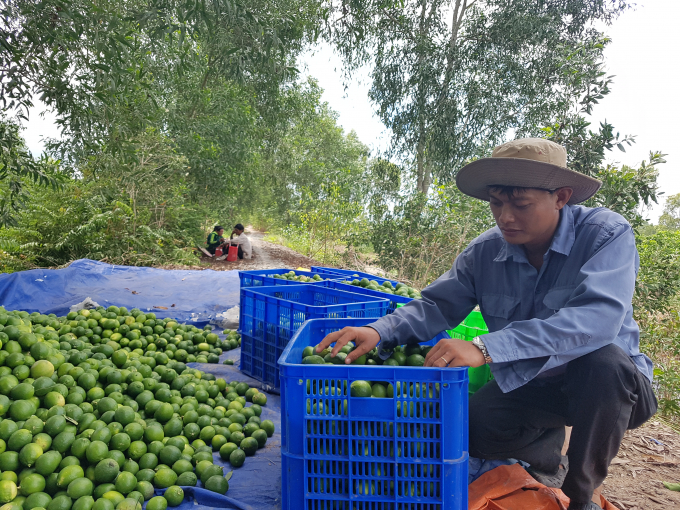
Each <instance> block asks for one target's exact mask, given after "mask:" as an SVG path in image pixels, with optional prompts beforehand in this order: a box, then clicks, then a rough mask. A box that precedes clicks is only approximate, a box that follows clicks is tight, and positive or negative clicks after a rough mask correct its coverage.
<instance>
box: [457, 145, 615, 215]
mask: <svg viewBox="0 0 680 510" xmlns="http://www.w3.org/2000/svg"><path fill="white" fill-rule="evenodd" d="M456 185H457V186H458V188H459V189H460V190H461V191H462V192H463V193H465V194H466V195H470V196H471V197H475V198H479V199H481V200H486V201H487V202H488V201H489V186H518V187H521V188H539V189H547V190H553V189H557V188H571V189H573V190H574V193H573V194H572V195H571V199H570V200H569V203H570V204H578V203H581V202H584V201H586V200H588V199H589V198H590V197H592V196H593V195H594V194H595V193H597V190H599V189H600V186H602V183H601V182H600V181H598V180H597V179H594V178H592V177H589V176H587V175H584V174H582V173H579V172H574V171H573V170H569V169H568V168H567V151H566V149H565V148H564V147H562V146H561V145H558V144H556V143H555V142H551V141H550V140H544V139H543V138H521V139H519V140H513V141H511V142H508V143H504V144H503V145H499V146H498V147H496V148H495V149H494V150H493V153H492V154H491V157H490V158H482V159H478V160H477V161H473V162H472V163H469V164H467V165H465V166H464V167H463V168H461V169H460V171H459V172H458V175H457V176H456Z"/></svg>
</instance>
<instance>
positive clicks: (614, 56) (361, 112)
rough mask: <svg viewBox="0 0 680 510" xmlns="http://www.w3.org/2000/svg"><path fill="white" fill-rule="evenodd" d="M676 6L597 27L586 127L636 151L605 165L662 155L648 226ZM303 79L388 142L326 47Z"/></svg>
mask: <svg viewBox="0 0 680 510" xmlns="http://www.w3.org/2000/svg"><path fill="white" fill-rule="evenodd" d="M679 21H680V1H678V0H639V1H638V5H637V7H636V8H635V9H634V10H629V11H627V12H626V13H625V14H624V15H623V16H621V17H620V18H619V19H618V20H616V21H615V22H614V23H613V25H612V26H610V27H603V30H604V31H605V33H606V34H607V35H608V36H610V37H611V38H612V43H611V44H610V45H609V47H608V48H607V49H606V50H605V63H606V67H607V68H606V70H607V72H608V74H612V75H615V78H614V84H613V86H612V87H611V90H612V92H611V93H610V94H609V95H608V96H606V97H605V98H604V99H603V100H602V101H601V103H600V104H599V105H597V106H596V107H595V109H594V111H593V116H592V119H591V120H592V122H593V125H594V126H593V127H594V128H596V127H597V125H598V123H599V122H600V121H603V120H605V119H606V120H607V121H609V122H610V123H612V124H613V125H614V128H615V129H616V130H617V131H618V132H620V133H621V134H622V135H629V134H630V135H635V136H636V143H635V144H634V145H633V146H632V147H626V152H625V153H623V152H621V151H619V150H618V149H614V151H613V152H610V153H609V155H608V162H611V163H616V164H626V165H630V166H638V165H639V164H640V162H641V161H643V160H646V159H647V157H648V155H649V152H650V151H662V152H663V153H664V154H667V156H666V161H667V163H666V164H664V165H661V167H660V168H659V184H660V187H661V189H662V191H663V192H664V195H663V196H662V197H661V200H660V202H659V205H657V206H654V207H653V208H652V209H651V210H650V211H648V212H647V214H646V215H647V217H648V218H649V219H651V220H652V221H653V222H654V223H656V221H657V220H658V217H659V216H660V215H661V213H662V210H663V202H664V197H666V196H669V195H674V194H677V193H680V168H679V166H680V142H679V141H678V140H679V139H680V135H679V134H678V130H677V129H676V125H675V122H677V121H678V120H679V119H680V97H679V96H680V92H679V91H680V86H679V85H678V84H679V83H680V29H678V22H679ZM301 60H302V66H301V68H302V71H303V75H311V76H313V77H315V78H316V79H317V80H318V81H319V84H320V86H321V87H322V88H323V89H324V94H323V100H324V101H326V102H328V103H329V105H330V106H331V107H332V108H333V109H334V110H335V111H337V112H338V115H339V118H338V121H339V123H340V125H342V126H343V128H344V129H345V130H346V131H350V130H354V131H356V133H357V134H358V135H359V139H360V140H362V141H363V142H364V143H365V144H367V145H368V146H369V147H371V148H372V149H373V150H374V151H378V150H380V149H384V148H385V147H386V146H387V142H388V140H389V136H388V133H386V131H385V127H384V126H383V125H382V123H381V122H380V121H379V120H378V119H377V117H375V115H374V114H373V111H374V108H373V106H372V105H371V103H370V101H369V99H368V89H369V81H368V78H367V72H366V70H364V72H363V73H361V72H360V73H358V74H357V75H356V76H355V77H354V78H353V79H352V81H351V82H350V83H345V80H344V79H343V76H342V62H341V60H340V58H339V57H337V56H336V55H334V53H333V51H332V50H331V48H330V47H329V46H321V47H319V48H318V49H316V50H315V51H314V52H313V53H312V52H309V53H307V54H305V55H304V56H303V58H302V59H301ZM40 113H41V109H40V108H39V107H37V108H36V109H34V110H33V111H32V112H31V116H30V122H29V123H28V125H27V128H26V130H25V131H24V132H23V135H24V137H25V138H26V142H27V144H28V147H29V148H30V149H31V151H32V152H33V153H34V154H39V153H40V152H42V149H43V143H42V139H43V138H50V137H58V136H59V131H58V129H57V128H56V126H55V124H54V117H53V116H52V115H50V114H49V113H46V114H45V115H44V116H41V115H40Z"/></svg>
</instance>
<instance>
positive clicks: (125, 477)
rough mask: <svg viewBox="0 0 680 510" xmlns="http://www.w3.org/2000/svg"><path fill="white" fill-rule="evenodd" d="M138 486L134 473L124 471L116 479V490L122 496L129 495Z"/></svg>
mask: <svg viewBox="0 0 680 510" xmlns="http://www.w3.org/2000/svg"><path fill="white" fill-rule="evenodd" d="M136 486H137V478H135V475H133V474H132V473H129V472H127V471H123V472H121V473H120V474H119V475H118V478H116V490H117V491H118V492H120V493H121V494H129V493H130V492H132V491H133V490H135V487H136Z"/></svg>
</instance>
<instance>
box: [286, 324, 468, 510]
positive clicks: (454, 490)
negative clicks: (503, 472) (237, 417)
mask: <svg viewBox="0 0 680 510" xmlns="http://www.w3.org/2000/svg"><path fill="white" fill-rule="evenodd" d="M371 322H372V321H371V320H370V319H369V320H367V319H318V320H311V321H308V322H306V323H305V324H304V325H303V326H302V328H300V329H299V330H298V332H297V333H296V334H295V336H294V337H293V339H292V340H291V342H290V343H289V344H288V346H287V347H286V349H285V350H284V351H283V354H282V355H281V357H280V358H279V366H280V370H281V416H282V417H283V418H282V424H281V425H282V427H281V428H282V430H281V435H282V439H281V454H282V478H283V483H282V487H283V494H282V496H283V497H282V500H283V506H282V508H283V509H284V510H297V509H304V510H320V509H323V510H334V509H343V510H354V509H355V508H356V509H365V510H406V509H409V510H411V509H414V510H415V509H417V510H464V509H467V506H468V502H467V499H468V498H467V475H468V451H467V448H468V400H467V399H468V390H467V386H468V378H467V369H466V368H446V369H439V368H414V367H392V366H367V365H363V366H359V365H332V366H331V365H302V364H300V360H301V359H302V351H303V349H304V348H305V347H307V346H310V345H316V344H318V343H319V342H320V341H321V339H323V337H324V336H326V335H327V334H328V333H331V332H333V331H338V330H340V329H342V328H343V327H345V326H365V325H367V324H370V323H371ZM447 337H448V335H447V334H446V333H442V334H441V335H438V336H437V337H436V338H435V339H433V340H432V341H430V342H427V343H426V345H432V344H434V343H435V342H436V341H438V340H439V339H441V338H447ZM356 380H367V381H384V382H388V383H390V384H392V385H393V388H394V389H395V391H394V393H395V394H394V398H357V397H351V396H350V394H349V387H350V385H351V383H352V382H353V381H356ZM402 409H409V411H410V412H409V413H402Z"/></svg>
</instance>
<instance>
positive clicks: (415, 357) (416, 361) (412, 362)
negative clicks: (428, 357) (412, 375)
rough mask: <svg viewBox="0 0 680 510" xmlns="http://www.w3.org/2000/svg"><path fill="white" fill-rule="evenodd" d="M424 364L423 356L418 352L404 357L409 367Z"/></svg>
mask: <svg viewBox="0 0 680 510" xmlns="http://www.w3.org/2000/svg"><path fill="white" fill-rule="evenodd" d="M424 364H425V358H423V357H422V356H421V355H420V354H411V355H410V356H409V357H408V358H406V366H409V367H422V366H423V365H424Z"/></svg>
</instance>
